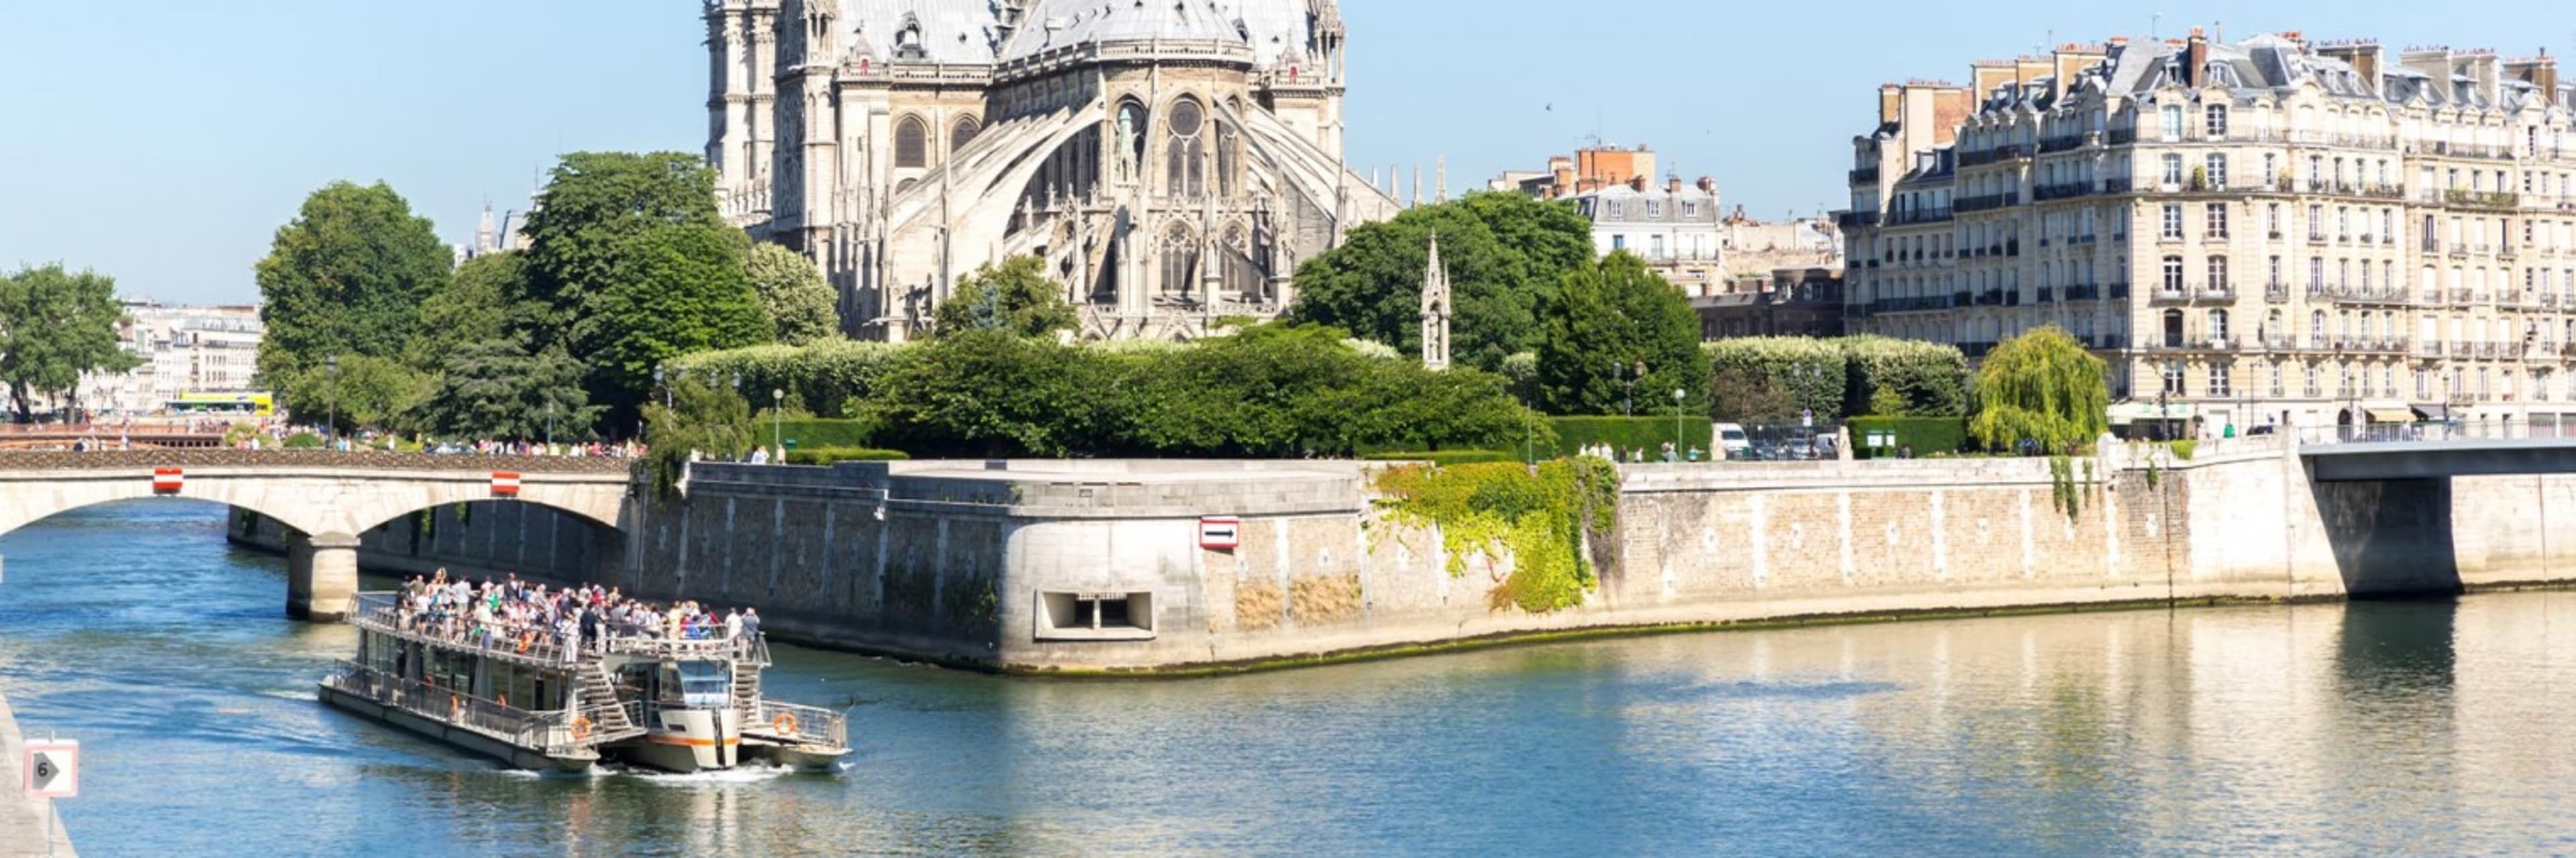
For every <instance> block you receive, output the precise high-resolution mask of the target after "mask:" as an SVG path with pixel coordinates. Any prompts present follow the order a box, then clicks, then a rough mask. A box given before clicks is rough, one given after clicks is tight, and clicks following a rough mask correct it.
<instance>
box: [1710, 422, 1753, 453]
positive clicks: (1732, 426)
mask: <svg viewBox="0 0 2576 858" xmlns="http://www.w3.org/2000/svg"><path fill="white" fill-rule="evenodd" d="M1717 449H1719V450H1721V451H1724V452H1725V454H1726V456H1725V457H1726V458H1729V459H1742V458H1745V456H1746V454H1748V453H1751V452H1752V450H1753V438H1752V437H1751V436H1748V435H1746V434H1744V426H1743V424H1740V423H1720V424H1717Z"/></svg>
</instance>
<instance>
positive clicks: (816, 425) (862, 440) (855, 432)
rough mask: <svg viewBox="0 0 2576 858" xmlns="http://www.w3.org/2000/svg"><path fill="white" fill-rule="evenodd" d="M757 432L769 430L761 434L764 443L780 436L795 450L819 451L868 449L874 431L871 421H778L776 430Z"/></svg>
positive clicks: (773, 427) (775, 426) (817, 419)
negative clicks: (870, 435)
mask: <svg viewBox="0 0 2576 858" xmlns="http://www.w3.org/2000/svg"><path fill="white" fill-rule="evenodd" d="M757 428H759V429H765V430H770V431H765V432H761V433H759V434H760V436H761V439H762V440H764V441H766V440H768V439H769V438H770V436H772V435H781V436H785V439H786V440H787V441H791V442H794V446H796V447H798V448H800V449H802V448H810V449H817V450H820V449H852V448H862V447H866V446H867V445H868V435H869V434H870V432H871V430H872V429H873V427H871V426H869V425H868V421H865V420H829V419H822V418H812V419H805V420H783V421H778V422H777V423H776V424H775V425H774V426H760V427H757Z"/></svg>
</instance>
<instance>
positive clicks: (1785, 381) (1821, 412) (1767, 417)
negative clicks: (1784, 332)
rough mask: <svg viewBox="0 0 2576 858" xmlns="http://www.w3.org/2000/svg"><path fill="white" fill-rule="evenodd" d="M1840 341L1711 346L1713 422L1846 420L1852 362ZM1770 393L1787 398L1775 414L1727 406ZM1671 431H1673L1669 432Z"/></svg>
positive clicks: (1737, 341) (1747, 340) (1739, 340)
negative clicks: (1802, 415)
mask: <svg viewBox="0 0 2576 858" xmlns="http://www.w3.org/2000/svg"><path fill="white" fill-rule="evenodd" d="M1838 343H1839V341H1837V340H1820V339H1816V338H1814V337H1735V338H1731V339H1724V340H1718V341H1716V342H1713V343H1708V344H1706V345H1704V346H1701V348H1703V349H1706V350H1707V352H1708V360H1709V369H1710V396H1709V403H1710V407H1711V408H1713V409H1716V410H1718V411H1720V412H1725V411H1738V412H1745V413H1733V414H1729V413H1717V414H1713V415H1711V416H1712V417H1714V418H1715V419H1718V420H1723V421H1727V422H1731V423H1776V422H1793V421H1795V420H1796V419H1797V418H1798V416H1799V412H1800V411H1802V410H1803V411H1812V412H1814V413H1815V416H1816V419H1817V420H1818V421H1820V422H1826V423H1831V422H1834V421H1836V420H1840V419H1842V416H1843V414H1844V410H1843V398H1844V396H1845V394H1846V391H1847V388H1848V386H1849V381H1848V376H1849V373H1850V363H1851V360H1850V358H1849V357H1848V356H1846V355H1845V354H1844V353H1843V349H1842V347H1841V346H1840V345H1839V344H1838ZM1761 387H1769V388H1772V389H1776V390H1778V391H1779V392H1780V393H1782V394H1785V395H1786V397H1787V401H1786V402H1778V401H1777V400H1773V404H1775V405H1778V406H1780V407H1777V408H1752V407H1748V406H1747V405H1745V404H1743V403H1741V402H1732V401H1728V400H1731V399H1736V398H1740V397H1743V396H1745V395H1746V394H1747V393H1749V392H1750V391H1751V390H1753V389H1756V388H1761ZM1667 428H1669V427H1667Z"/></svg>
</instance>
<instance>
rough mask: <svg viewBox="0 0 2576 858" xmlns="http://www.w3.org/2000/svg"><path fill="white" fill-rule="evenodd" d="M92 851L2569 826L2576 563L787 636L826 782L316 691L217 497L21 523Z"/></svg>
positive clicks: (2503, 844)
mask: <svg viewBox="0 0 2576 858" xmlns="http://www.w3.org/2000/svg"><path fill="white" fill-rule="evenodd" d="M0 556H5V557H6V570H5V571H6V581H5V583H0V686H4V687H5V688H6V691H7V693H8V695H9V698H10V701H11V702H12V703H13V704H14V705H15V706H16V708H17V711H18V716H19V718H20V721H21V726H22V727H24V728H26V729H27V730H28V731H29V732H30V734H33V735H42V734H43V733H45V732H46V731H47V730H53V731H58V732H59V733H61V734H62V735H64V736H68V737H73V738H78V739H80V740H81V742H82V748H83V752H84V757H85V759H84V764H85V768H84V771H83V781H82V794H81V796H80V797H79V798H76V799H71V800H67V801H66V802H64V804H63V809H64V811H63V812H64V815H65V817H66V819H67V821H68V824H69V827H70V830H71V832H72V835H73V838H74V840H75V842H76V843H77V844H78V846H79V847H80V849H81V851H82V852H83V853H84V854H85V855H89V856H117V855H268V856H277V855H352V854H372V855H415V854H417V855H443V854H444V855H602V856H606V855H718V854H722V855H842V854H875V853H909V854H961V853H965V854H1044V855H1055V854H1073V853H1126V854H1290V853H1293V854H1323V855H1339V854H1439V855H1498V854H1618V855H1630V854H1635V855H1700V854H1712V853H1737V854H1741V853H1755V854H1846V853H1849V854H1910V855H1994V854H2014V855H2046V854H2057V855H2103V854H2160V855H2182V854H2239V855H2241V854H2254V853H2268V854H2287V853H2306V854H2431V853H2439V854H2481V853H2483V854H2540V853H2560V854H2564V853H2569V852H2576V819H2571V818H2570V817H2569V816H2568V814H2567V810H2568V809H2569V808H2571V807H2576V717H2571V713H2576V594H2565V593H2530V594H2512V595H2495V596H2478V597H2472V598H2469V599H2466V600H2463V601H2461V602H2459V603H2457V604H2450V603H2404V604H2358V605H2351V606H2339V605H2312V606H2298V607H2248V608H2222V609H2208V610H2190V611H2183V612H2178V613H2177V612H2162V611H2142V612H2131V613H2113V614H2088V615H2065V616H2041V617H2017V618H1999V619H1986V620H1964V621H1945V622H1925V623H1906V624H1878V625H1858V626H1835V627H1819V628H1810V629H1795V630H1785V631H1760V632H1741V633H1720V634H1696V635H1677V636H1663V637H1646V638H1627V639H1617V640H1603V641H1595V642H1585V643H1570V644H1552V645H1546V646H1532V647H1518V648H1504V649H1493V650H1486V651H1482V652H1475V653H1467V654H1456V655H1441V656H1434V657H1426V658H1412V659H1401V660H1392V661H1384V662H1376V663H1368V664H1354V665H1343V666H1335V667H1326V668H1317V669H1311V670H1298V671H1288V672H1279V673H1267V674H1257V675H1250V676H1239V677H1229V678H1218V679H1195V680H1182V681H1147V682H1119V683H1108V682H1069V681H1045V680H1014V679H1000V678H994V677H986V676H977V675H969V674H962V673H956V672H949V671H943V670H938V669H933V668H924V667H913V666H904V665H899V664H894V663H891V662H886V661H882V660H875V659H868V658H860V657H854V656H847V655H838V654H831V653H821V652H810V651H802V650H796V649H793V648H782V649H781V652H780V653H779V655H778V660H779V666H778V667H776V668H775V669H773V671H772V672H771V673H770V675H769V681H768V685H769V688H770V690H771V691H772V693H774V694H777V695H779V696H781V697H784V698H786V699H789V700H794V701H799V702H806V703H817V704H824V705H833V706H848V707H851V709H850V711H851V715H852V725H853V727H852V730H853V736H852V738H853V743H852V744H853V745H854V746H855V747H856V748H857V752H856V753H855V754H853V756H852V761H851V763H850V764H849V765H848V766H847V767H846V769H845V770H844V771H841V772H839V773H835V774H785V775H781V774H773V773H754V774H724V775H715V776H686V777H683V776H663V775H640V774H623V773H614V774H602V775H595V776H591V777H543V778H541V777H535V776H531V775H526V774H522V773H516V772H511V771H506V770H503V769H501V768H499V767H497V766H495V765H493V764H491V763H488V762H485V761H483V760H481V759H478V758H474V757H470V756H465V755H461V754H458V753H454V752H451V751H449V750H447V749H445V748H444V747H443V746H439V745H436V744H432V743H429V742H425V741H422V740H418V739H415V738H413V737H411V736H410V735H409V734H405V733H401V732H398V731H395V730H393V729H391V728H388V727H384V726H381V725H377V724H373V723H370V722H365V721H361V720H358V719H355V718H352V717H349V716H346V715H344V714H342V713H340V712H337V711H335V710H329V709H325V708H324V707H322V706H321V705H320V704H318V703H316V702H314V699H313V684H314V682H315V681H316V680H317V679H319V678H320V676H321V675H322V673H323V671H324V669H325V666H326V665H327V664H329V662H330V661H331V660H332V659H333V658H336V657H340V656H342V655H345V654H346V653H347V652H348V651H349V650H350V648H351V641H352V633H351V631H350V630H349V629H347V628H346V627H339V626H310V625H303V624H298V623H292V622H288V621H286V620H285V619H284V618H283V617H282V615H281V607H280V606H281V604H282V603H283V601H284V598H285V583H284V577H283V576H284V568H283V567H284V564H283V561H281V560H278V559H276V558H272V557H267V556H262V555H258V554H252V553H246V552H241V551H237V550H234V549H231V548H229V547H227V546H226V545H225V544H224V540H223V514H222V509H221V508H220V507H215V506H211V505H198V504H193V503H188V502H139V503H135V504H130V505H122V506H110V507H99V508H93V509H89V510H84V511H80V512H75V513H70V514H65V515H62V516H57V517H55V518H52V519H48V520H46V521H43V522H39V523H37V524H35V525H31V526H29V527H27V528H24V529H21V530H20V531H18V532H16V533H14V534H10V535H9V536H7V537H5V538H0Z"/></svg>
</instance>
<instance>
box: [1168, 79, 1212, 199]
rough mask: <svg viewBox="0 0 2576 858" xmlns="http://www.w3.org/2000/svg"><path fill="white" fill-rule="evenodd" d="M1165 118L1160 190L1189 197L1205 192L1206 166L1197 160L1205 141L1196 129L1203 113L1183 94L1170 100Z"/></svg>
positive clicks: (1203, 122) (1203, 121)
mask: <svg viewBox="0 0 2576 858" xmlns="http://www.w3.org/2000/svg"><path fill="white" fill-rule="evenodd" d="M1169 121H1170V122H1171V144H1170V148H1169V149H1168V151H1167V153H1166V156H1165V160H1164V163H1163V167H1164V170H1165V171H1166V173H1165V181H1164V190H1166V191H1168V192H1170V193H1173V194H1177V195H1181V196H1192V197H1195V196H1200V195H1202V194H1205V193H1207V166H1206V164H1205V163H1204V162H1203V161H1202V160H1201V156H1202V155H1204V154H1205V153H1206V144H1205V143H1203V142H1201V140H1200V137H1199V131H1200V130H1202V129H1203V128H1204V127H1205V126H1206V124H1207V116H1206V114H1205V113H1204V112H1202V111H1201V110H1200V109H1199V103H1198V102H1197V101H1194V100H1191V99H1187V98H1184V99H1181V100H1179V101H1175V102H1172V115H1171V117H1170V118H1169Z"/></svg>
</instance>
